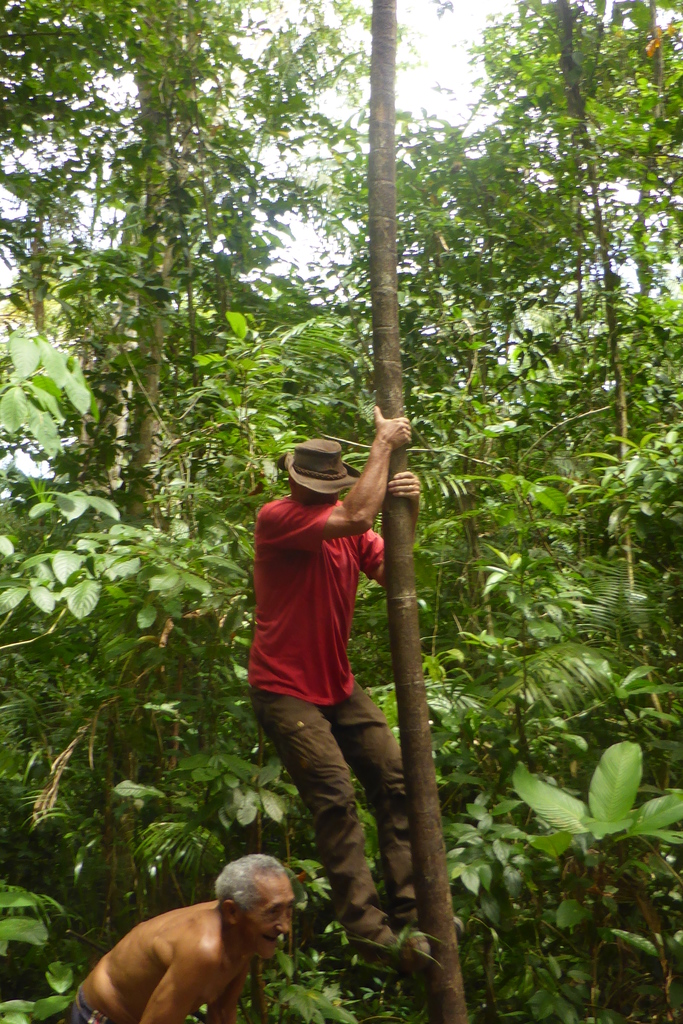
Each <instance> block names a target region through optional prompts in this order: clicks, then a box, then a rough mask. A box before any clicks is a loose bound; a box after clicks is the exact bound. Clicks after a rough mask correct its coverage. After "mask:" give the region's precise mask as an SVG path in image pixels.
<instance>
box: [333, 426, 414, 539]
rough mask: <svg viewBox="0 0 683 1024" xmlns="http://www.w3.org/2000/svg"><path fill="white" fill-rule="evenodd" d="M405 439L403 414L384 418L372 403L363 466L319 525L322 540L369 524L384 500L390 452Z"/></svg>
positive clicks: (361, 530) (353, 534) (354, 533)
mask: <svg viewBox="0 0 683 1024" xmlns="http://www.w3.org/2000/svg"><path fill="white" fill-rule="evenodd" d="M409 441H410V423H409V422H408V420H407V419H406V418H405V416H401V417H400V418H398V419H394V420H385V419H384V417H383V416H382V413H381V412H380V410H379V407H378V406H375V440H374V441H373V443H372V448H371V449H370V455H369V457H368V461H367V462H366V464H365V469H364V470H363V472H362V473H361V475H360V477H359V479H358V481H357V483H355V484H354V485H353V487H352V488H351V490H350V491H349V493H348V494H347V496H346V497H345V498H344V501H343V502H342V504H341V505H339V506H336V507H335V508H334V509H333V510H332V512H331V513H330V516H329V518H328V520H327V522H326V523H325V526H324V529H323V540H332V539H333V538H334V537H356V536H358V535H359V534H361V533H365V531H366V530H369V529H370V528H371V527H372V524H373V523H374V521H375V517H376V515H377V513H378V512H379V510H380V508H381V507H382V502H383V501H384V495H385V493H386V489H387V476H388V473H389V459H390V458H391V453H392V451H394V450H395V449H396V448H401V447H402V446H403V445H404V444H408V442H409Z"/></svg>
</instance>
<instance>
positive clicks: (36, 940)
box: [0, 917, 47, 946]
mask: <svg viewBox="0 0 683 1024" xmlns="http://www.w3.org/2000/svg"><path fill="white" fill-rule="evenodd" d="M0 942H30V943H31V944H32V945H34V946H42V945H43V944H44V943H45V942H47V928H46V927H45V925H44V924H43V922H42V921H37V920H36V919H35V918H34V917H3V918H0Z"/></svg>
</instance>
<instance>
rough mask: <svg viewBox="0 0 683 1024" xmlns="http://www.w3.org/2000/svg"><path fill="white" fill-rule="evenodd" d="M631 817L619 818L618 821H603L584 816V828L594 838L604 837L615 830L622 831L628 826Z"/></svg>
mask: <svg viewBox="0 0 683 1024" xmlns="http://www.w3.org/2000/svg"><path fill="white" fill-rule="evenodd" d="M632 821H633V819H632V818H621V819H620V820H619V821H603V820H601V819H600V818H586V828H587V829H588V831H589V832H591V833H592V834H593V835H594V836H595V838H596V839H604V838H605V836H611V835H613V834H614V833H615V832H624V831H626V830H627V829H629V828H630V826H631V822H632Z"/></svg>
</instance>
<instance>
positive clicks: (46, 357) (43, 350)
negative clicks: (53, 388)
mask: <svg viewBox="0 0 683 1024" xmlns="http://www.w3.org/2000/svg"><path fill="white" fill-rule="evenodd" d="M38 349H39V350H40V359H41V362H42V364H43V367H44V368H45V370H46V371H47V373H48V376H49V377H50V378H51V379H52V380H53V381H54V382H55V384H56V385H57V387H58V388H63V387H64V382H65V381H66V378H67V377H68V375H69V371H68V370H67V368H66V356H64V355H63V354H62V353H61V352H58V351H57V349H55V348H53V347H52V345H49V344H48V343H47V341H45V340H44V339H43V338H38Z"/></svg>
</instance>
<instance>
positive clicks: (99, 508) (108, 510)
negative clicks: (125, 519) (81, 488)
mask: <svg viewBox="0 0 683 1024" xmlns="http://www.w3.org/2000/svg"><path fill="white" fill-rule="evenodd" d="M88 504H89V505H90V508H94V509H95V511H96V512H101V513H102V514H103V515H105V516H109V518H110V519H116V520H119V519H120V518H121V513H120V512H119V510H118V509H117V507H116V505H115V504H114V502H113V501H109V499H108V498H100V497H98V496H97V495H93V494H89V495H88Z"/></svg>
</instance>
